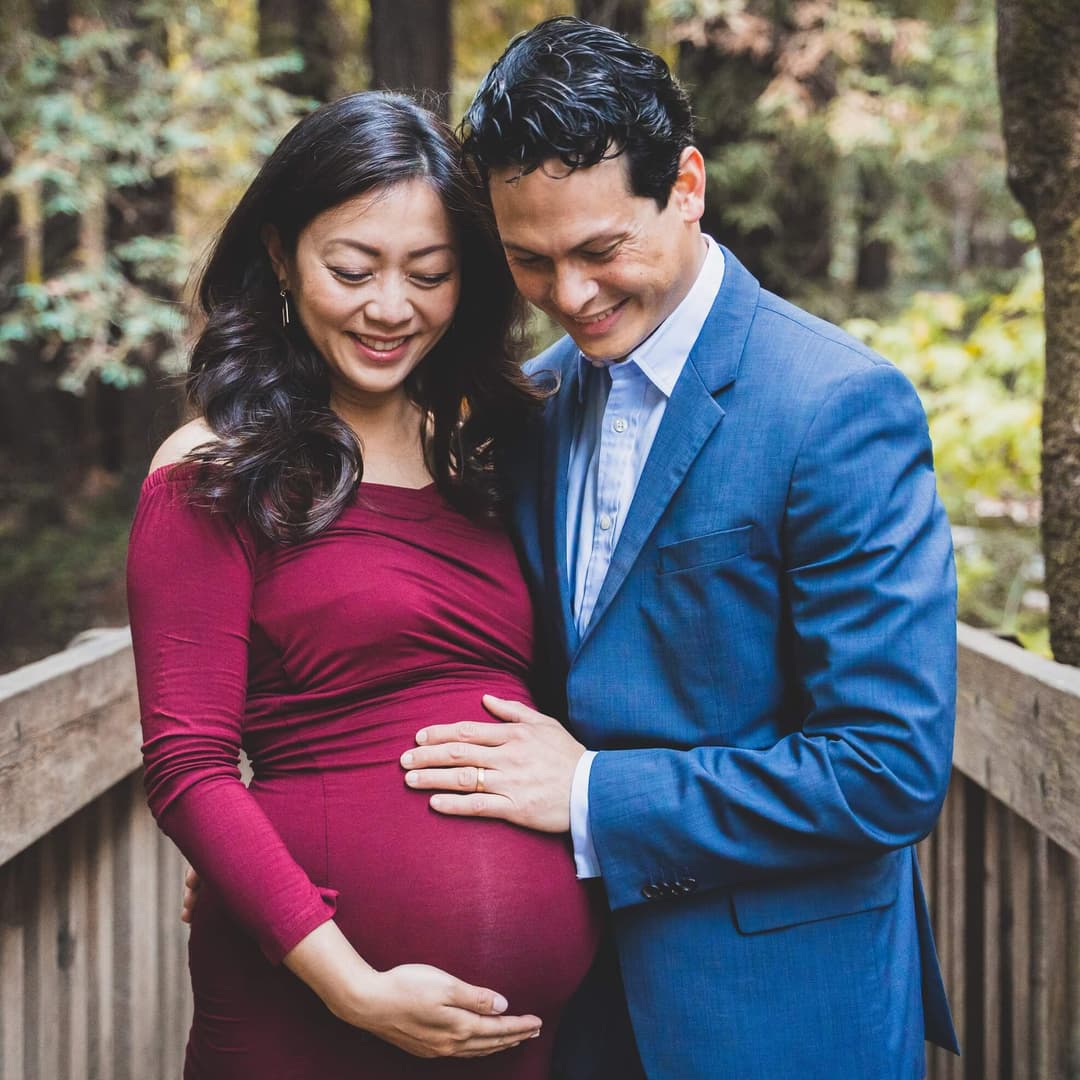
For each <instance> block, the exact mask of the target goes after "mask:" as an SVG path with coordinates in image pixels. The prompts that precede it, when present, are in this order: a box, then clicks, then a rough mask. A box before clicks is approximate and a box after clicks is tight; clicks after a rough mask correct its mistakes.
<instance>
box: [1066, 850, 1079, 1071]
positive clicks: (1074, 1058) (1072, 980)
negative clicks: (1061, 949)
mask: <svg viewBox="0 0 1080 1080" xmlns="http://www.w3.org/2000/svg"><path fill="white" fill-rule="evenodd" d="M1065 893H1066V896H1065V918H1066V937H1067V940H1068V944H1067V947H1066V956H1065V990H1066V997H1065V1010H1066V1014H1067V1024H1068V1027H1067V1030H1066V1035H1065V1042H1066V1053H1067V1055H1068V1068H1067V1070H1066V1072H1065V1075H1066V1076H1067V1077H1068V1078H1069V1080H1076V1078H1077V1077H1080V859H1076V858H1072V857H1070V858H1068V859H1067V860H1066V881H1065Z"/></svg>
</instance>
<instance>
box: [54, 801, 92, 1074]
mask: <svg viewBox="0 0 1080 1080" xmlns="http://www.w3.org/2000/svg"><path fill="white" fill-rule="evenodd" d="M88 826H89V814H88V812H87V811H86V810H85V809H84V810H81V811H80V812H79V813H78V814H76V815H75V816H74V817H73V818H72V819H71V821H69V822H68V824H67V825H66V826H65V831H66V832H67V841H68V845H67V850H68V861H67V867H66V874H65V878H66V881H65V885H66V889H65V896H64V904H63V910H64V923H65V926H66V931H67V933H66V942H67V944H66V948H62V949H61V958H60V960H61V964H60V967H61V974H62V977H63V979H64V984H65V995H64V996H65V1002H66V1011H67V1016H68V1027H67V1033H66V1040H67V1046H68V1050H67V1074H68V1076H70V1077H71V1078H72V1080H82V1078H83V1077H85V1076H86V1075H87V1073H88V1072H89V1071H90V1057H89V1054H90V1007H91V1006H90V1003H91V1001H92V1000H93V995H92V993H91V989H90V964H89V957H88V955H87V945H88V935H87V930H88V922H89V911H88V909H89V905H90V866H89V862H88V860H87V829H88Z"/></svg>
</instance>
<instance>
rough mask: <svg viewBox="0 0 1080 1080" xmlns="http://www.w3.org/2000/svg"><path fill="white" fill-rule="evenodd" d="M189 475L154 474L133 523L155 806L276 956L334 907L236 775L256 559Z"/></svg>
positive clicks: (133, 575)
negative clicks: (191, 494)
mask: <svg viewBox="0 0 1080 1080" xmlns="http://www.w3.org/2000/svg"><path fill="white" fill-rule="evenodd" d="M183 475H184V470H183V469H180V470H172V471H171V472H170V470H167V469H166V470H158V472H156V473H154V474H153V475H152V476H151V477H150V478H149V480H148V481H147V483H146V485H145V487H144V490H143V495H142V498H141V500H140V502H139V506H138V509H137V511H136V514H135V521H134V524H133V525H132V532H131V546H130V549H129V554H128V607H129V611H130V615H131V631H132V644H133V648H134V653H135V670H136V676H137V679H138V687H139V705H140V713H141V717H142V728H143V740H144V741H143V760H144V763H145V768H146V790H147V798H148V801H149V804H150V809H151V811H152V812H153V814H154V817H155V818H156V819H157V822H158V824H159V825H160V827H161V829H162V830H163V831H164V832H165V833H166V834H167V835H168V836H169V837H170V838H171V839H172V840H173V842H174V843H175V844H176V845H177V847H179V848H180V850H181V851H182V852H183V853H184V855H185V856H186V857H187V859H188V861H189V862H190V863H191V865H192V866H193V867H194V868H195V869H196V870H197V871H198V872H199V874H200V875H201V876H202V878H203V879H204V881H206V882H208V883H210V884H211V885H212V886H213V888H214V889H215V891H216V892H218V893H219V895H220V896H221V897H222V899H223V901H224V903H225V905H226V907H227V908H228V909H229V911H230V912H231V914H232V915H233V917H234V918H236V919H237V921H238V922H239V923H240V924H241V925H243V926H245V927H246V928H247V929H248V930H249V931H250V932H251V934H252V935H253V936H254V937H255V938H256V940H257V941H258V942H259V945H260V946H261V948H262V950H263V952H264V953H265V954H266V956H267V957H268V959H270V960H271V962H273V963H278V962H280V960H281V959H282V957H283V956H284V955H285V954H286V953H288V952H289V951H290V950H291V949H292V948H293V946H294V945H296V944H297V943H298V942H299V941H300V940H301V939H302V938H304V937H306V936H307V934H309V933H310V932H311V931H312V930H314V929H315V928H316V927H317V926H319V925H320V924H321V923H323V922H326V921H327V920H328V919H330V918H331V917H332V916H333V914H334V895H335V894H334V893H333V892H332V890H329V889H324V890H320V889H319V888H317V887H316V886H315V885H314V884H313V883H312V882H311V880H310V879H309V878H308V876H307V874H306V873H305V872H304V870H303V869H302V868H301V867H300V866H299V865H298V864H297V863H296V861H295V860H294V859H293V857H292V856H291V855H290V854H289V851H288V850H287V848H286V847H285V844H284V843H283V841H282V840H281V838H280V836H279V835H278V833H277V831H276V830H275V828H274V826H273V825H272V823H271V822H270V821H269V819H268V818H267V817H266V815H265V814H264V813H263V811H262V809H261V808H260V807H259V805H258V803H257V802H256V801H255V799H254V798H253V797H252V795H251V794H250V793H249V792H248V790H247V788H246V787H245V786H244V785H243V783H242V782H241V780H240V770H239V754H240V736H241V721H242V718H243V715H244V703H245V697H246V693H247V664H248V633H249V629H248V628H249V621H250V615H251V599H252V564H251V560H252V554H251V551H250V548H249V546H248V544H247V542H246V541H245V539H244V538H243V537H242V536H241V534H240V533H239V532H238V530H237V529H236V528H235V527H234V526H233V525H232V524H231V523H230V522H229V521H228V519H227V518H226V517H225V516H224V515H223V514H215V513H211V512H210V511H208V510H205V509H201V508H198V507H195V506H192V505H191V504H190V503H189V502H188V500H187V499H186V497H185V488H186V485H185V483H184V481H183V479H182V478H183Z"/></svg>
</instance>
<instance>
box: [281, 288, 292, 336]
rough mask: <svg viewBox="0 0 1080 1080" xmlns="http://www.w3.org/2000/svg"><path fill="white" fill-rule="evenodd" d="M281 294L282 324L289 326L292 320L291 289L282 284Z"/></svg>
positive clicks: (285, 326) (284, 326)
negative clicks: (290, 307)
mask: <svg viewBox="0 0 1080 1080" xmlns="http://www.w3.org/2000/svg"><path fill="white" fill-rule="evenodd" d="M280 296H281V325H282V328H287V327H288V325H289V322H290V321H291V320H290V319H289V290H288V289H286V288H285V286H284V285H282V286H281V290H280Z"/></svg>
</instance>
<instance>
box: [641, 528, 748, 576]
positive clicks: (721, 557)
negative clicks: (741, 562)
mask: <svg viewBox="0 0 1080 1080" xmlns="http://www.w3.org/2000/svg"><path fill="white" fill-rule="evenodd" d="M753 531H754V526H753V525H740V526H739V527H738V528H737V529H722V530H721V531H720V532H711V533H705V535H704V536H694V537H691V538H690V539H689V540H679V541H678V542H677V543H674V544H667V545H665V546H664V547H662V548H660V549H659V554H660V573H661V574H672V573H675V572H676V571H677V570H690V569H692V568H693V567H695V566H708V565H709V564H710V563H718V562H726V561H727V560H728V559H734V558H737V557H738V556H739V555H745V554H746V553H747V552H748V551H749V550H750V537H751V535H752V534H753Z"/></svg>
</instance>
